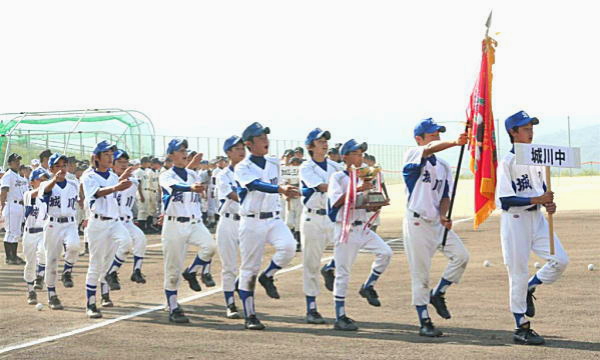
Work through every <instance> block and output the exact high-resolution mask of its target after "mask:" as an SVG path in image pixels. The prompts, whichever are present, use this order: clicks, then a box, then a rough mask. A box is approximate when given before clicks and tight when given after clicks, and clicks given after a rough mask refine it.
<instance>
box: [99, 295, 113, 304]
mask: <svg viewBox="0 0 600 360" xmlns="http://www.w3.org/2000/svg"><path fill="white" fill-rule="evenodd" d="M101 305H102V307H113V306H114V304H113V302H112V300H111V299H110V296H109V295H108V294H102V303H101Z"/></svg>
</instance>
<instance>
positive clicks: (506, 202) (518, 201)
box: [500, 196, 531, 210]
mask: <svg viewBox="0 0 600 360" xmlns="http://www.w3.org/2000/svg"><path fill="white" fill-rule="evenodd" d="M500 203H501V204H502V209H505V210H508V208H509V207H511V206H527V205H531V198H528V197H522V196H505V197H501V198H500Z"/></svg>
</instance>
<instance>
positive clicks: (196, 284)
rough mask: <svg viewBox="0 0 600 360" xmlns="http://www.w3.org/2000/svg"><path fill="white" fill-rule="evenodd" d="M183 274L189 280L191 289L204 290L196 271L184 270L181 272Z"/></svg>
mask: <svg viewBox="0 0 600 360" xmlns="http://www.w3.org/2000/svg"><path fill="white" fill-rule="evenodd" d="M181 276H183V278H184V279H185V281H187V282H188V284H189V286H190V289H192V290H194V291H202V288H201V287H200V283H199V282H198V278H197V277H196V273H195V272H193V273H191V272H187V271H184V272H182V273H181Z"/></svg>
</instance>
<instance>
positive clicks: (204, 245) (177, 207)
mask: <svg viewBox="0 0 600 360" xmlns="http://www.w3.org/2000/svg"><path fill="white" fill-rule="evenodd" d="M167 154H168V157H169V158H171V159H172V160H173V167H171V168H170V169H169V170H167V171H165V172H163V173H162V174H161V175H160V179H159V183H160V186H161V188H162V191H163V194H164V196H163V208H164V221H163V227H162V247H163V254H164V264H165V266H164V268H165V270H164V271H165V281H164V287H165V295H166V297H167V304H168V306H169V321H171V322H174V323H188V322H189V321H190V320H189V319H188V318H187V317H186V316H185V314H184V312H183V309H182V308H181V307H180V306H179V304H178V303H177V288H178V287H179V282H180V279H181V276H182V275H183V276H184V278H185V279H186V280H187V281H188V282H189V283H190V287H191V288H192V289H193V290H195V291H200V284H198V280H197V278H196V271H197V269H198V268H200V267H202V266H206V265H207V264H209V263H210V261H211V259H212V257H213V255H214V252H215V249H216V245H215V243H214V241H213V239H212V237H211V235H210V233H209V232H208V230H207V229H206V227H205V226H204V224H202V219H199V218H196V217H195V216H194V213H195V211H196V210H195V209H194V208H195V207H197V206H198V201H199V200H198V198H199V193H200V192H202V191H203V189H204V187H203V186H202V184H201V183H200V182H199V181H198V178H197V177H196V173H195V172H194V171H192V170H190V169H187V168H186V166H187V165H188V160H187V157H188V142H187V140H184V139H173V140H171V141H170V142H169V145H168V147H167ZM201 156H202V154H198V155H197V157H201ZM192 161H194V160H192ZM190 244H191V245H196V246H198V247H199V248H200V249H199V251H198V254H197V256H196V258H195V259H194V262H193V263H192V265H191V266H190V267H189V268H188V269H186V271H185V272H183V273H182V270H184V261H185V254H186V251H187V246H188V245H190Z"/></svg>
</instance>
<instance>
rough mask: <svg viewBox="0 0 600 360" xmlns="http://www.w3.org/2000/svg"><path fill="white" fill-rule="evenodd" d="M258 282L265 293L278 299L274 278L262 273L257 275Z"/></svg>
mask: <svg viewBox="0 0 600 360" xmlns="http://www.w3.org/2000/svg"><path fill="white" fill-rule="evenodd" d="M258 282H259V283H260V284H261V285H262V286H263V287H264V288H265V291H266V292H267V295H268V296H269V297H270V298H273V299H279V292H277V287H276V286H275V280H274V279H273V278H272V277H267V275H265V274H264V273H262V274H260V276H259V277H258Z"/></svg>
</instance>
